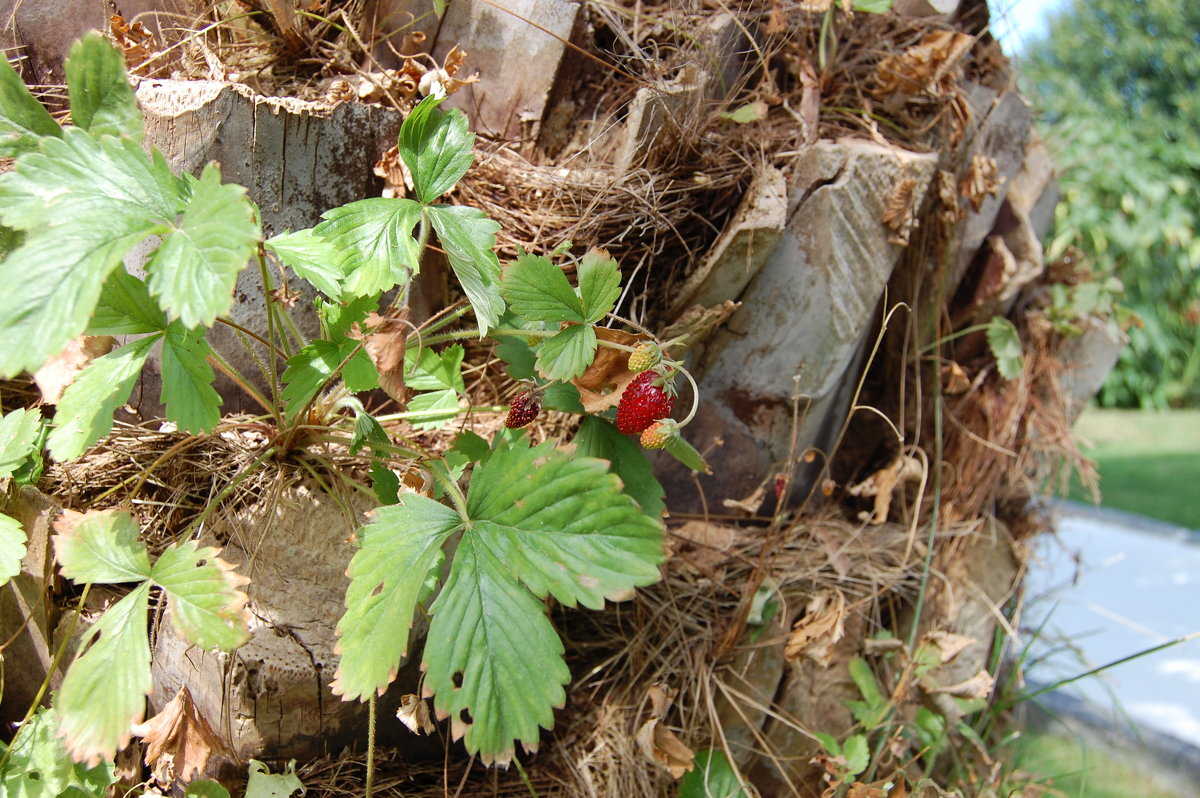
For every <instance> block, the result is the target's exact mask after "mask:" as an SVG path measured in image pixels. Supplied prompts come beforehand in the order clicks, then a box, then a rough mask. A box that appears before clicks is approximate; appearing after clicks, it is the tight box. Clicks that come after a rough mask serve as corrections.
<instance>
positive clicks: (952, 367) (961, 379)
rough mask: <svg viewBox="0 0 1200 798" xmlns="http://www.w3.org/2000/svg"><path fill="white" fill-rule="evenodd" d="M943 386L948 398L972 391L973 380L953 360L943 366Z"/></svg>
mask: <svg viewBox="0 0 1200 798" xmlns="http://www.w3.org/2000/svg"><path fill="white" fill-rule="evenodd" d="M942 385H943V388H942V390H943V391H944V392H945V394H946V395H947V396H958V395H959V394H964V393H966V392H967V391H968V390H969V389H970V387H971V380H970V378H968V377H967V372H965V371H963V367H962V366H960V365H958V364H957V363H955V362H954V361H953V360H951V361H949V362H947V363H944V364H942Z"/></svg>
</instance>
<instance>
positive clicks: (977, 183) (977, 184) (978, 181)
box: [961, 152, 1004, 211]
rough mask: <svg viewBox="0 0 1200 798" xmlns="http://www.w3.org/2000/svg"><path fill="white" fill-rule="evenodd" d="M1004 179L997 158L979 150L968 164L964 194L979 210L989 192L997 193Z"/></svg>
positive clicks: (963, 187) (963, 182) (972, 205)
mask: <svg viewBox="0 0 1200 798" xmlns="http://www.w3.org/2000/svg"><path fill="white" fill-rule="evenodd" d="M1003 182H1004V180H1003V179H1002V178H1001V177H1000V174H999V169H998V168H997V166H996V159H995V158H992V157H991V156H988V155H984V154H983V153H980V152H977V153H975V155H974V156H973V157H972V158H971V162H970V163H969V164H968V165H967V174H966V175H965V176H964V177H963V181H962V187H961V191H962V195H963V196H964V197H966V198H967V201H968V202H970V203H971V207H972V208H973V209H975V210H976V211H978V210H979V209H980V208H981V207H982V206H983V200H984V198H986V197H987V196H988V195H989V194H990V195H992V196H995V195H996V192H998V191H999V190H1000V186H1001V184H1002V183H1003Z"/></svg>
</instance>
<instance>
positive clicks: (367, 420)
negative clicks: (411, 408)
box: [350, 400, 391, 455]
mask: <svg viewBox="0 0 1200 798" xmlns="http://www.w3.org/2000/svg"><path fill="white" fill-rule="evenodd" d="M355 401H357V400H355ZM370 443H385V444H386V443H391V441H390V440H389V439H388V434H387V430H385V429H384V428H383V425H382V424H380V423H379V421H378V420H376V418H375V417H374V416H372V415H371V414H370V413H368V412H366V411H365V410H363V409H361V405H360V406H359V407H358V408H355V417H354V431H353V433H352V434H351V437H350V454H352V455H355V454H358V453H359V452H360V451H362V447H363V446H365V445H368V444H370Z"/></svg>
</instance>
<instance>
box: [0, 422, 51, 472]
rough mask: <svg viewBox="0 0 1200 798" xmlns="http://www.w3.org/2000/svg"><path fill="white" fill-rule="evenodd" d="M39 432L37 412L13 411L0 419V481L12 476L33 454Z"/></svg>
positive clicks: (39, 423) (39, 425) (40, 424)
mask: <svg viewBox="0 0 1200 798" xmlns="http://www.w3.org/2000/svg"><path fill="white" fill-rule="evenodd" d="M41 431H42V414H41V412H40V411H38V410H33V409H30V410H24V409H22V410H14V411H12V412H11V413H7V414H6V415H5V416H4V418H2V419H0V479H4V478H5V477H10V476H12V474H13V472H14V471H16V470H17V469H18V468H20V466H21V463H23V462H25V458H27V457H29V455H31V454H32V453H33V451H34V447H35V446H37V441H38V437H39V436H40V435H41Z"/></svg>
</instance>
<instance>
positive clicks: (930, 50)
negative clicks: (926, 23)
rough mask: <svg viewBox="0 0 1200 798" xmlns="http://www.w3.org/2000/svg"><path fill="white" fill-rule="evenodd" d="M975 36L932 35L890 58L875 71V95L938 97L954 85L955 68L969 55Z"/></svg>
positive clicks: (958, 34)
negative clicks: (924, 95)
mask: <svg viewBox="0 0 1200 798" xmlns="http://www.w3.org/2000/svg"><path fill="white" fill-rule="evenodd" d="M974 44H975V37H973V36H968V35H967V34H965V33H961V32H959V31H949V30H939V31H934V32H933V33H930V34H929V35H928V36H926V37H925V38H924V39H922V40H921V42H920V44H916V45H914V46H912V47H909V48H908V49H907V50H905V51H904V52H903V53H897V54H894V55H889V56H887V57H886V58H884V59H883V60H882V61H880V62H879V65H878V66H877V67H876V68H875V86H874V89H873V90H874V92H875V94H876V95H879V96H888V95H899V96H900V97H910V96H913V95H916V94H920V93H922V92H923V93H926V94H929V95H932V96H938V95H939V94H942V93H944V92H947V91H948V90H949V89H950V87H951V84H952V81H953V78H954V74H955V71H956V67H957V66H958V65H959V62H960V61H962V59H963V56H965V55H966V54H967V53H968V52H970V50H971V47H972V45H974Z"/></svg>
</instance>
